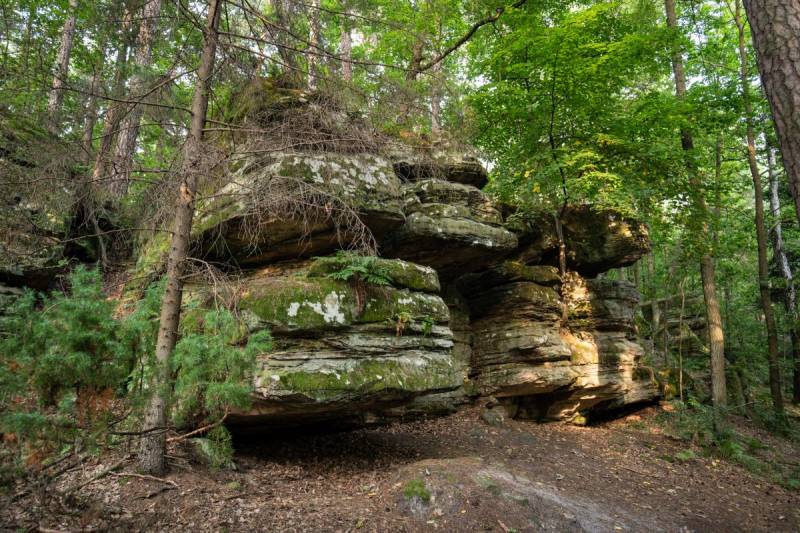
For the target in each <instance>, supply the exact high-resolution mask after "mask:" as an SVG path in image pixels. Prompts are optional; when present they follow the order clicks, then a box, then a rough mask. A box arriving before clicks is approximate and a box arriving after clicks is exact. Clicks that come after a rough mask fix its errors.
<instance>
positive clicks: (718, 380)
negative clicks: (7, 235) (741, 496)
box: [664, 0, 727, 407]
mask: <svg viewBox="0 0 800 533" xmlns="http://www.w3.org/2000/svg"><path fill="white" fill-rule="evenodd" d="M664 6H665V10H666V14H667V26H668V27H669V28H671V29H678V17H677V14H676V12H675V0H664ZM672 71H673V74H674V75H675V95H676V96H677V97H678V98H679V99H683V98H685V96H686V73H685V71H684V68H683V56H682V55H681V51H680V50H678V49H676V50H674V51H673V53H672ZM681 145H682V146H683V150H684V151H685V152H686V154H687V169H688V171H689V184H690V185H691V187H692V189H694V195H693V196H694V198H693V200H694V207H695V211H696V212H697V214H698V216H701V217H703V219H706V218H707V215H708V206H707V205H706V201H705V198H704V197H703V194H702V187H701V185H702V184H701V183H700V179H699V177H698V173H697V169H696V167H695V164H694V162H693V161H692V157H693V152H694V138H693V136H692V132H691V131H690V130H688V129H682V130H681ZM702 231H703V234H705V235H706V236H708V235H709V229H708V223H707V222H706V221H704V222H703V230H702ZM700 277H701V279H702V282H703V296H704V298H705V304H706V322H707V324H708V344H709V351H710V352H711V397H712V401H713V402H714V405H715V406H716V407H722V406H724V405H725V404H726V403H727V393H726V387H725V335H724V333H723V331H722V316H721V314H720V309H719V300H718V299H717V281H716V268H715V265H714V258H713V257H712V256H711V254H710V253H708V252H706V253H704V254H703V256H702V257H701V259H700Z"/></svg>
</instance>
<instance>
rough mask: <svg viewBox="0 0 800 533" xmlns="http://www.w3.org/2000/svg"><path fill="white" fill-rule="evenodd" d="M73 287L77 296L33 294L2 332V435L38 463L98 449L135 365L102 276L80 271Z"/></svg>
mask: <svg viewBox="0 0 800 533" xmlns="http://www.w3.org/2000/svg"><path fill="white" fill-rule="evenodd" d="M69 282H70V285H71V291H70V293H69V294H61V293H53V294H51V295H49V296H45V297H42V298H41V299H40V298H38V297H37V296H36V294H34V293H33V292H26V293H25V294H24V295H23V296H22V297H21V298H20V299H19V300H18V301H17V302H16V303H15V304H14V305H12V307H11V308H10V309H9V312H8V313H7V315H6V316H4V317H2V326H0V330H2V331H4V332H5V334H4V335H3V336H2V337H1V338H0V409H2V412H3V413H2V415H0V431H2V432H3V433H10V434H13V435H14V439H15V440H17V441H18V442H20V444H21V445H22V447H23V448H25V449H26V453H27V455H28V456H29V459H30V460H36V459H35V457H34V456H37V457H43V456H45V455H46V454H47V452H49V451H52V450H56V449H59V448H62V447H64V446H67V445H77V446H78V447H81V448H82V447H85V446H91V445H94V444H95V443H96V440H97V438H99V437H100V436H101V435H102V434H103V432H102V428H103V427H105V425H106V424H107V423H108V422H109V419H110V414H111V405H112V401H113V400H114V398H115V394H116V391H117V390H118V389H119V388H120V386H121V384H122V383H124V380H125V378H126V376H127V375H128V374H129V372H130V368H131V365H132V354H131V352H130V351H129V350H127V349H126V346H125V343H124V342H123V341H122V338H121V335H120V331H119V327H118V326H119V324H118V322H117V321H116V320H115V319H114V316H113V311H114V307H113V304H112V303H111V302H109V301H108V300H106V298H105V295H104V294H103V291H102V287H101V282H100V276H99V274H98V273H97V272H96V271H92V270H86V269H84V268H78V269H77V270H75V271H74V272H73V273H72V275H71V276H70V278H69Z"/></svg>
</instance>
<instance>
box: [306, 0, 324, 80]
mask: <svg viewBox="0 0 800 533" xmlns="http://www.w3.org/2000/svg"><path fill="white" fill-rule="evenodd" d="M309 10H310V13H309V17H308V23H309V26H310V30H311V34H310V39H309V52H310V53H309V54H308V88H309V89H311V90H312V91H313V90H316V89H317V87H318V86H319V78H320V60H319V57H320V56H319V50H320V44H321V43H322V28H321V27H320V12H319V11H320V0H311V5H310V6H309Z"/></svg>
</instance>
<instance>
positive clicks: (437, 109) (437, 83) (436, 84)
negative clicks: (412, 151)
mask: <svg viewBox="0 0 800 533" xmlns="http://www.w3.org/2000/svg"><path fill="white" fill-rule="evenodd" d="M431 72H432V73H433V77H432V80H431V85H432V87H431V133H433V134H434V136H436V135H438V134H439V133H441V131H442V120H441V114H442V94H441V92H442V91H441V88H442V82H441V75H442V63H441V62H439V63H436V64H435V65H434V66H433V68H432V69H431Z"/></svg>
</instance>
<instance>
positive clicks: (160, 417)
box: [139, 0, 222, 475]
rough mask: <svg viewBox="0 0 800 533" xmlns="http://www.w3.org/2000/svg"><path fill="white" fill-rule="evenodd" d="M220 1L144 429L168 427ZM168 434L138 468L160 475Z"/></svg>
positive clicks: (209, 30) (197, 105)
mask: <svg viewBox="0 0 800 533" xmlns="http://www.w3.org/2000/svg"><path fill="white" fill-rule="evenodd" d="M221 8H222V0H209V3H208V15H207V19H206V26H205V29H204V32H203V33H204V38H203V51H202V54H201V57H200V66H199V68H198V70H197V84H196V85H195V89H194V95H193V97H192V120H191V126H190V128H189V134H188V136H187V138H186V144H185V145H184V154H183V165H182V168H181V183H180V187H179V191H178V199H177V205H176V206H175V210H176V211H175V221H174V225H173V233H172V245H171V248H170V253H169V257H168V259H167V274H166V276H167V287H166V290H165V292H164V296H163V299H162V302H161V317H160V322H159V329H158V339H157V341H156V364H157V365H158V368H157V371H156V377H155V379H156V380H157V381H156V382H155V383H153V384H151V387H152V389H151V390H152V395H151V397H150V403H149V405H148V408H147V412H146V414H145V419H144V423H143V427H142V429H143V431H148V430H153V429H157V428H162V427H164V426H166V422H167V412H166V411H167V396H168V391H169V388H170V381H171V380H170V369H169V366H170V365H169V359H170V357H171V355H172V351H173V349H174V348H175V343H176V341H177V337H178V323H179V321H180V314H181V300H182V297H183V273H184V267H185V262H186V258H187V255H188V249H189V235H190V233H191V229H192V218H193V217H194V198H195V194H196V192H197V181H198V178H199V176H200V174H201V173H202V158H203V151H202V141H203V128H204V126H205V122H206V114H207V112H208V99H209V94H210V92H211V78H212V76H213V73H214V59H215V56H216V52H217V39H218V33H217V32H218V27H219V19H220V12H221V11H222V9H221ZM165 453H166V437H165V434H164V432H162V431H151V432H150V433H147V434H146V436H145V437H144V438H142V441H141V447H140V449H139V468H140V469H141V470H142V471H143V472H145V473H149V474H152V475H160V474H162V473H163V472H164V470H165V468H166V461H165Z"/></svg>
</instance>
